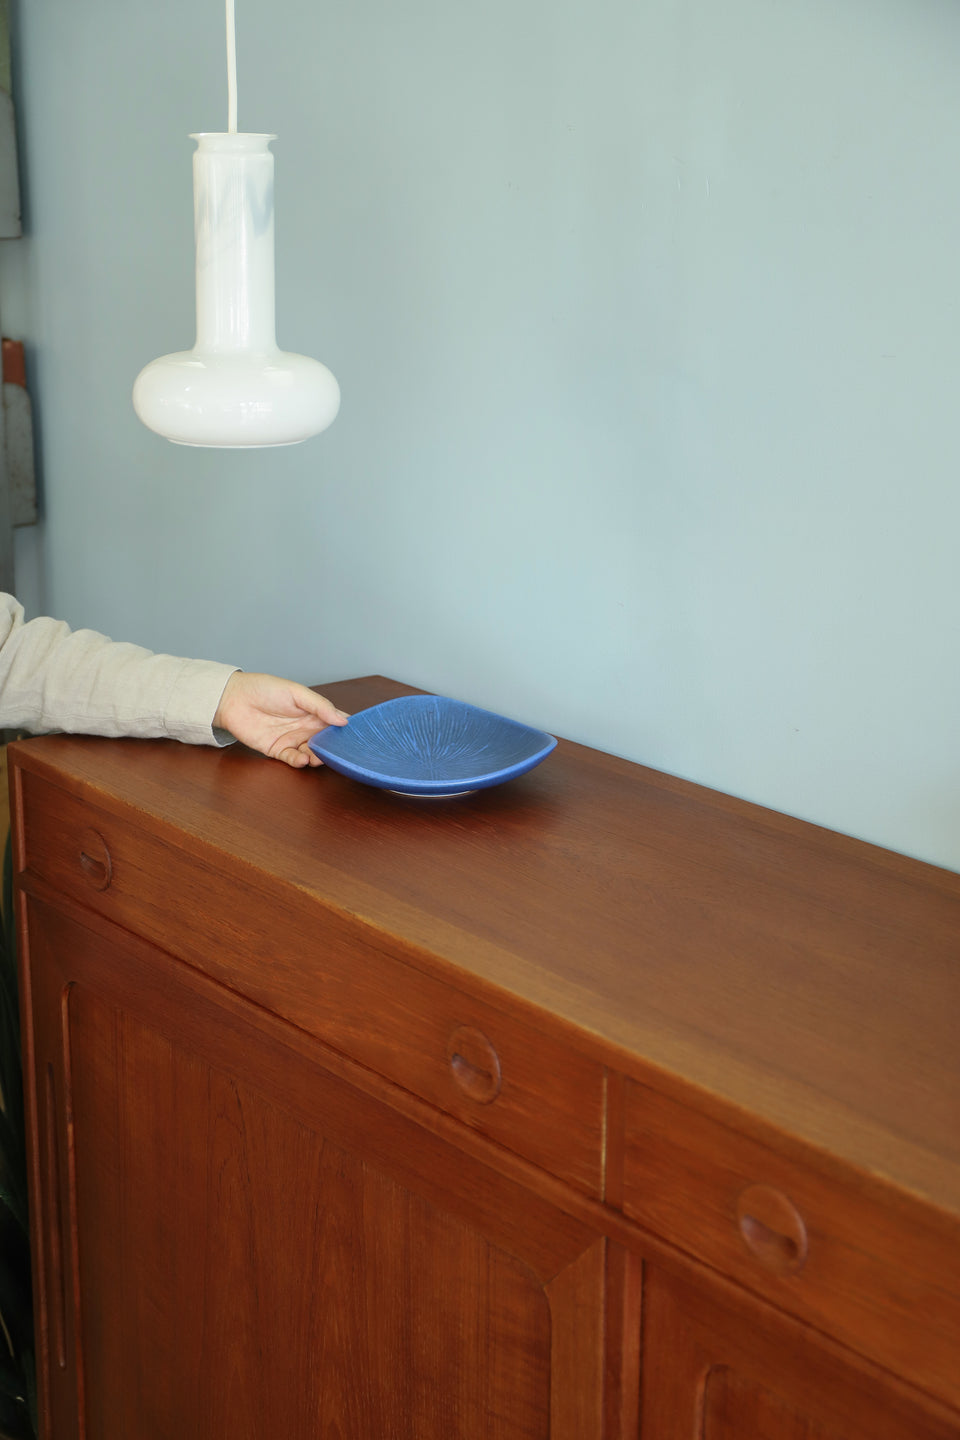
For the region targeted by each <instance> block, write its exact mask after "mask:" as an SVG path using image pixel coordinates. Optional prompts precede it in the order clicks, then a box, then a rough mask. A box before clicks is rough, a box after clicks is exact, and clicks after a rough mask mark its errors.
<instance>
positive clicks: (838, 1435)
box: [641, 1265, 960, 1440]
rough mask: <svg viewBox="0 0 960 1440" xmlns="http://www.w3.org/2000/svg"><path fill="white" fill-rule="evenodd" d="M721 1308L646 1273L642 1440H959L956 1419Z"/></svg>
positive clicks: (806, 1341)
mask: <svg viewBox="0 0 960 1440" xmlns="http://www.w3.org/2000/svg"><path fill="white" fill-rule="evenodd" d="M731 1297H732V1291H731V1289H730V1288H729V1287H726V1286H723V1287H721V1286H720V1285H719V1284H717V1285H715V1284H713V1283H712V1282H710V1281H707V1280H697V1281H691V1280H686V1279H680V1278H677V1277H676V1276H674V1275H673V1274H672V1273H671V1274H668V1273H666V1272H665V1271H663V1270H662V1269H660V1268H658V1267H656V1266H652V1265H651V1266H648V1267H646V1271H645V1276H644V1309H643V1361H642V1367H643V1374H642V1385H641V1393H642V1429H641V1433H642V1435H643V1440H960V1416H958V1417H956V1419H951V1417H950V1415H949V1414H948V1413H946V1412H945V1411H943V1410H942V1409H941V1408H940V1407H938V1406H935V1405H933V1404H932V1403H931V1406H930V1408H928V1407H927V1405H926V1403H925V1402H924V1401H923V1400H922V1398H921V1397H920V1396H919V1395H917V1394H916V1393H915V1392H912V1391H908V1390H907V1389H906V1387H904V1386H901V1385H899V1384H898V1383H897V1382H896V1381H895V1380H894V1379H893V1377H892V1376H886V1375H885V1374H884V1372H882V1371H879V1370H877V1369H876V1368H875V1367H873V1366H867V1365H863V1366H861V1365H860V1364H859V1363H858V1362H857V1361H856V1360H854V1359H853V1358H852V1357H850V1358H847V1357H846V1356H845V1355H844V1353H843V1352H842V1351H840V1349H839V1347H836V1346H831V1345H829V1343H828V1342H827V1341H821V1340H819V1339H818V1338H817V1337H816V1335H815V1334H814V1332H812V1331H810V1330H807V1329H806V1328H805V1327H804V1326H801V1325H798V1324H796V1323H795V1322H794V1321H790V1320H788V1319H786V1318H785V1317H783V1316H781V1315H779V1314H778V1312H776V1311H774V1310H773V1309H771V1308H770V1307H769V1306H767V1305H764V1304H763V1303H762V1302H759V1301H756V1302H754V1301H752V1300H750V1299H749V1298H748V1297H746V1296H744V1297H742V1298H741V1297H740V1296H737V1297H736V1298H731Z"/></svg>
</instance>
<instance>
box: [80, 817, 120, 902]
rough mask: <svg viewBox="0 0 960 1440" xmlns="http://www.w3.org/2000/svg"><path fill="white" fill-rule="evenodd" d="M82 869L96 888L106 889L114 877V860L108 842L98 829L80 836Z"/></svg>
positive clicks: (87, 831)
mask: <svg viewBox="0 0 960 1440" xmlns="http://www.w3.org/2000/svg"><path fill="white" fill-rule="evenodd" d="M79 857H80V869H81V870H82V871H83V873H84V875H85V876H86V878H87V880H88V881H89V882H90V884H91V885H92V886H93V888H94V889H95V890H106V889H107V887H108V886H109V884H110V881H111V880H112V879H113V862H112V861H111V859H110V851H109V850H108V849H107V842H106V841H105V840H104V838H103V836H102V835H101V834H100V833H99V831H97V830H84V832H83V834H82V835H81V836H80V850H79Z"/></svg>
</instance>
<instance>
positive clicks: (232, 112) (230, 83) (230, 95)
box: [227, 0, 237, 135]
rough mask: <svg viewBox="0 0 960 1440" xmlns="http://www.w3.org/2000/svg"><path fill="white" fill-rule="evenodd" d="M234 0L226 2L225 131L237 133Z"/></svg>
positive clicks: (232, 133)
mask: <svg viewBox="0 0 960 1440" xmlns="http://www.w3.org/2000/svg"><path fill="white" fill-rule="evenodd" d="M233 7H234V0H227V130H228V131H229V133H230V134H231V135H236V133H237V24H236V17H235V14H234V8H233Z"/></svg>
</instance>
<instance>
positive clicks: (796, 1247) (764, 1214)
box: [737, 1185, 807, 1275]
mask: <svg viewBox="0 0 960 1440" xmlns="http://www.w3.org/2000/svg"><path fill="white" fill-rule="evenodd" d="M737 1225H738V1227H739V1230H740V1235H741V1237H742V1239H743V1242H744V1244H745V1245H746V1247H747V1249H748V1250H749V1251H750V1254H751V1255H752V1256H753V1257H754V1259H755V1260H758V1261H759V1262H760V1264H761V1265H763V1266H764V1268H765V1269H767V1270H773V1271H775V1272H776V1273H777V1274H780V1275H786V1274H789V1273H790V1272H791V1271H796V1270H800V1269H802V1268H803V1263H804V1261H805V1260H806V1258H807V1227H806V1225H805V1224H804V1223H803V1217H802V1215H801V1214H800V1212H799V1210H798V1209H797V1208H796V1206H795V1205H794V1204H793V1201H792V1200H788V1198H787V1196H786V1195H784V1194H783V1192H782V1191H780V1190H774V1189H773V1187H772V1186H771V1185H748V1186H747V1188H746V1190H743V1191H741V1193H740V1195H739V1196H738V1198H737Z"/></svg>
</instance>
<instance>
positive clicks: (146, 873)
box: [18, 772, 603, 1195]
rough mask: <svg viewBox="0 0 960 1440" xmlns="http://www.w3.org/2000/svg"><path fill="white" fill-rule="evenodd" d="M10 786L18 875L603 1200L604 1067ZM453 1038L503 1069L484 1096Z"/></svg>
mask: <svg viewBox="0 0 960 1440" xmlns="http://www.w3.org/2000/svg"><path fill="white" fill-rule="evenodd" d="M18 785H19V788H20V791H21V793H22V797H23V799H22V803H23V807H24V820H23V833H24V841H25V859H26V873H27V875H37V876H39V877H40V878H41V879H42V880H44V881H46V882H48V883H49V884H51V885H53V886H54V887H55V888H56V889H57V890H59V891H61V892H62V893H64V894H66V895H69V896H72V897H73V898H74V899H76V900H78V901H80V902H81V903H82V904H84V905H88V906H91V907H92V908H94V909H95V910H97V911H98V912H99V913H100V914H102V915H105V916H106V917H107V918H108V919H111V920H114V921H116V922H118V923H119V924H121V925H123V926H125V927H126V928H127V929H130V930H132V931H134V932H135V933H137V934H140V935H143V936H145V937H146V938H147V939H150V940H153V941H155V942H156V943H157V944H159V945H161V946H162V947H163V949H164V950H166V951H168V952H169V953H172V954H175V955H177V956H178V957H179V958H181V959H184V960H187V961H189V962H190V963H191V964H193V965H194V966H195V967H196V968H197V969H199V970H201V971H203V972H205V973H207V974H209V975H211V976H212V977H214V978H215V979H218V980H221V981H223V983H225V984H227V985H229V986H230V988H231V989H233V990H236V991H239V992H240V993H241V994H244V995H246V996H248V997H249V998H250V999H253V1000H255V1001H256V1002H257V1003H259V1004H261V1005H263V1006H264V1007H265V1008H267V1009H269V1010H270V1011H271V1012H272V1013H274V1014H277V1015H280V1016H282V1017H283V1018H285V1019H288V1020H290V1021H292V1022H293V1023H294V1024H296V1025H297V1026H299V1027H300V1028H301V1029H303V1030H306V1031H307V1032H308V1033H310V1034H313V1035H316V1036H317V1037H318V1038H320V1039H322V1040H324V1041H325V1042H326V1043H327V1044H330V1045H333V1046H335V1047H336V1048H337V1049H339V1050H341V1051H342V1052H343V1053H345V1054H348V1055H350V1056H352V1057H353V1058H354V1059H357V1060H359V1061H361V1062H362V1063H364V1064H366V1065H369V1066H370V1067H371V1069H374V1070H376V1071H377V1072H378V1073H379V1074H382V1075H385V1076H386V1077H388V1078H389V1079H392V1080H394V1081H396V1083H398V1084H400V1085H403V1086H405V1087H406V1088H407V1089H409V1090H411V1091H413V1092H414V1093H415V1094H417V1095H420V1096H422V1097H423V1098H424V1099H426V1100H429V1101H430V1102H431V1103H432V1104H435V1105H437V1106H438V1107H440V1108H442V1109H443V1110H445V1111H447V1112H448V1113H449V1114H452V1115H455V1116H456V1117H457V1118H458V1119H459V1120H461V1121H462V1122H463V1123H464V1124H467V1125H469V1126H471V1127H472V1128H473V1129H476V1130H478V1131H479V1132H480V1133H482V1134H485V1135H489V1136H490V1137H491V1138H492V1139H495V1140H497V1141H499V1142H500V1143H501V1144H504V1145H507V1146H508V1147H510V1148H512V1149H514V1150H516V1151H519V1152H520V1153H522V1154H524V1155H525V1156H526V1158H528V1159H530V1160H532V1161H534V1162H535V1163H537V1164H539V1165H541V1166H542V1167H543V1168H544V1169H546V1170H549V1171H551V1172H552V1173H554V1174H557V1175H560V1176H562V1177H563V1178H564V1179H567V1180H569V1181H570V1182H571V1183H572V1184H574V1185H576V1186H577V1187H578V1188H580V1189H583V1190H585V1191H587V1192H588V1193H591V1194H597V1195H598V1194H600V1192H601V1188H602V1173H601V1172H602V1146H603V1066H602V1064H600V1063H599V1061H597V1060H595V1059H590V1058H588V1057H587V1056H585V1055H584V1054H583V1053H582V1052H578V1050H577V1049H576V1047H575V1046H574V1045H572V1044H570V1043H569V1041H568V1040H567V1039H565V1038H560V1037H559V1036H556V1035H551V1034H550V1033H549V1032H546V1033H545V1031H544V1029H543V1028H542V1027H540V1028H538V1027H537V1026H536V1023H535V1021H534V1022H531V1020H530V1019H529V1018H523V1017H519V1016H517V1015H516V1014H515V1013H510V1012H509V1011H507V1010H505V1009H503V1008H502V1007H498V1006H494V1005H491V1004H490V1003H488V1002H487V1001H485V1000H484V999H482V998H480V997H478V996H477V995H471V994H469V993H465V992H464V991H463V990H461V989H458V988H456V987H454V986H451V985H450V984H445V983H443V982H442V981H440V980H438V979H436V978H434V977H432V976H430V975H427V974H424V973H423V971H421V970H420V969H418V968H416V967H414V966H412V965H409V964H405V963H403V961H402V960H400V959H398V958H397V957H396V956H394V955H392V954H390V949H391V943H390V938H389V937H388V936H382V935H376V934H373V933H371V932H370V931H369V930H367V929H365V928H363V927H359V926H357V925H356V924H355V922H354V921H353V920H352V919H351V917H348V916H344V915H343V914H341V913H340V912H338V911H337V910H335V909H331V908H330V907H329V906H327V905H326V904H324V897H323V896H322V895H304V894H303V892H301V891H299V890H292V889H291V888H290V887H284V886H274V887H271V886H270V885H269V883H267V882H266V881H265V877H263V876H261V875H257V874H253V873H250V872H249V871H248V872H246V873H242V874H231V873H230V870H229V868H226V869H225V870H221V869H219V868H218V861H219V859H220V857H218V856H217V855H207V856H205V857H204V858H198V857H197V856H196V855H194V854H191V853H190V852H189V850H184V849H181V848H179V847H178V846H177V845H175V844H171V843H167V842H165V841H164V840H162V839H160V838H158V837H157V836H156V835H154V834H152V833H151V832H150V831H149V829H148V828H147V827H146V826H144V825H140V824H137V823H131V821H130V818H128V817H126V816H125V817H123V818H121V817H120V816H117V815H114V814H112V813H110V812H109V811H108V810H106V809H103V808H101V807H99V806H96V805H92V804H90V803H89V802H87V801H85V800H81V799H79V798H77V797H76V796H74V795H71V794H70V793H69V792H67V791H65V790H62V789H60V788H58V787H56V786H54V785H51V784H49V783H48V782H47V781H46V780H43V779H40V778H39V777H37V776H35V775H33V774H31V773H29V772H27V773H25V774H20V775H18ZM88 852H93V853H92V854H90V853H88ZM387 998H389V1001H390V1003H389V1005H387V1004H385V1003H384V1001H385V999H387ZM463 1031H467V1032H470V1033H472V1032H479V1033H480V1035H482V1036H483V1037H484V1038H485V1039H486V1041H487V1042H488V1044H489V1046H490V1047H491V1049H492V1051H493V1052H494V1053H495V1055H496V1057H497V1058H496V1064H497V1071H498V1081H499V1087H498V1090H497V1093H496V1094H495V1096H494V1097H492V1098H489V1099H488V1098H487V1097H486V1096H484V1095H483V1093H482V1092H481V1095H480V1098H479V1099H478V1098H476V1097H475V1095H474V1093H473V1092H472V1091H471V1089H470V1086H469V1083H468V1084H467V1086H466V1087H464V1086H463V1085H461V1084H459V1083H458V1079H457V1075H458V1070H457V1068H456V1066H454V1065H453V1064H452V1059H453V1056H454V1053H455V1051H456V1049H457V1046H456V1044H455V1041H456V1038H457V1037H458V1035H460V1034H461V1033H462V1032H463Z"/></svg>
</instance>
